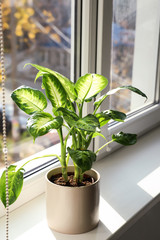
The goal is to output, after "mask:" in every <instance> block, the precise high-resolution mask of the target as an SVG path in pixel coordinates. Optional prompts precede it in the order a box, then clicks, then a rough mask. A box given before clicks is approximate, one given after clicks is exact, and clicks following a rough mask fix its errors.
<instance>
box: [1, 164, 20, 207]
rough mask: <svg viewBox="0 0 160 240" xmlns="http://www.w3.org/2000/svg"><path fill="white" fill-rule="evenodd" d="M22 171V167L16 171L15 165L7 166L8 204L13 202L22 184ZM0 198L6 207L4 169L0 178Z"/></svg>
mask: <svg viewBox="0 0 160 240" xmlns="http://www.w3.org/2000/svg"><path fill="white" fill-rule="evenodd" d="M23 172H24V169H23V168H20V169H18V170H17V171H16V166H15V165H11V166H10V167H9V168H8V193H9V205H11V204H12V203H14V202H15V201H16V200H17V198H18V196H19V194H20V193H21V190H22V186H23ZM0 198H1V201H2V203H3V205H4V206H5V207H6V170H5V171H4V172H3V173H2V176H1V178H0Z"/></svg>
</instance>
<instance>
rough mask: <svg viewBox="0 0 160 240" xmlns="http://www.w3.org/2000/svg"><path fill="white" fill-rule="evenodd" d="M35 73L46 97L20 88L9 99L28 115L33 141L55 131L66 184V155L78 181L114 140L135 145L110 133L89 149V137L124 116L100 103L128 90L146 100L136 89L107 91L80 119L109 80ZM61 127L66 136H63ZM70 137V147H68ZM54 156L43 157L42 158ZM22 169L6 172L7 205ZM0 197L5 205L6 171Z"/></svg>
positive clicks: (41, 69)
mask: <svg viewBox="0 0 160 240" xmlns="http://www.w3.org/2000/svg"><path fill="white" fill-rule="evenodd" d="M30 65H32V66H33V67H35V68H36V69H37V70H38V73H37V75H36V78H35V82H36V80H37V79H38V78H39V77H41V78H42V89H44V90H45V94H46V96H45V95H44V93H43V92H42V91H39V90H37V89H34V88H31V87H28V86H21V87H19V88H17V89H16V90H14V91H13V92H12V94H11V98H12V99H13V101H14V102H15V103H16V104H17V106H18V107H19V108H20V109H21V110H23V111H24V112H25V113H27V114H28V115H29V118H28V121H27V129H28V131H29V133H30V134H31V135H32V136H33V139H34V140H35V139H36V138H37V137H39V136H42V135H45V134H46V133H48V132H49V131H51V130H52V129H56V130H57V132H58V135H59V139H60V143H61V156H57V155H56V156H57V158H58V159H59V161H60V163H61V166H62V176H63V178H64V180H65V181H68V176H67V165H68V160H69V156H70V157H71V159H72V160H73V164H74V166H75V173H74V177H75V180H76V181H81V180H82V178H83V174H84V172H85V171H86V170H89V169H91V167H92V163H93V162H94V161H95V160H96V155H97V153H98V152H99V151H100V150H101V149H102V148H103V147H105V146H106V145H107V144H109V143H111V142H113V141H115V142H118V143H120V144H122V145H132V144H135V143H136V140H137V138H136V134H130V133H123V132H120V133H118V134H113V135H112V139H111V140H110V141H109V142H106V144H104V145H103V146H101V147H100V148H99V149H98V150H97V151H96V152H92V151H90V150H88V148H89V145H90V143H91V140H92V138H94V137H97V136H102V137H103V138H105V137H104V136H103V135H102V134H101V133H100V129H101V127H102V126H104V125H106V124H107V123H108V122H109V121H110V120H114V121H118V122H123V121H124V120H125V118H126V114H125V113H123V112H119V111H115V110H105V111H103V112H99V111H98V110H99V109H100V106H101V104H102V102H103V101H104V100H105V99H106V98H107V97H108V96H110V95H112V94H114V93H116V92H117V91H120V90H123V89H128V90H130V91H132V92H134V93H137V94H139V95H141V96H142V97H145V98H147V96H146V95H145V94H144V93H143V92H141V91H140V90H139V89H137V88H135V87H133V86H122V87H119V88H116V89H113V90H110V91H109V92H107V93H106V94H104V95H102V96H101V97H100V98H99V99H97V100H96V101H95V102H94V103H93V104H94V111H93V112H92V113H90V114H88V115H86V116H83V106H84V103H85V102H86V103H87V102H90V101H91V100H94V99H95V96H97V94H99V93H100V92H101V91H102V90H103V89H104V88H106V86H107V84H108V80H107V79H106V78H105V77H104V76H102V75H99V74H86V75H84V76H82V77H80V78H79V79H78V80H77V82H76V83H75V84H74V83H72V82H71V81H70V80H69V79H68V78H66V77H65V76H63V75H61V74H60V73H57V72H55V71H53V70H51V69H48V68H45V67H42V66H39V65H35V64H30ZM47 98H48V100H49V101H50V102H51V104H52V114H51V113H48V112H45V109H46V107H47ZM64 128H66V130H67V135H66V136H64ZM69 136H71V138H72V144H71V146H70V147H67V141H68V138H69ZM48 156H55V154H54V153H53V155H46V156H42V157H48ZM23 167H24V165H23V166H22V167H21V168H20V169H18V170H16V167H15V166H14V165H11V166H10V167H9V169H8V172H9V203H10V204H12V203H13V202H14V201H15V200H16V199H17V197H18V195H19V193H20V191H21V189H22V185H23V172H24V170H23ZM0 197H1V200H2V202H3V204H4V205H6V200H5V172H4V173H3V174H2V177H1V179H0Z"/></svg>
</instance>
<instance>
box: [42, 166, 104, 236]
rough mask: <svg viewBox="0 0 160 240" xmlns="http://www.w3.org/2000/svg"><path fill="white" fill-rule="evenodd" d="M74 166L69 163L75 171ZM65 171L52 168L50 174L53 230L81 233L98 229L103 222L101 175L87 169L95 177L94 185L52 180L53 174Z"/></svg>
mask: <svg viewBox="0 0 160 240" xmlns="http://www.w3.org/2000/svg"><path fill="white" fill-rule="evenodd" d="M73 171H74V166H68V172H73ZM58 173H61V167H58V168H55V169H53V170H50V171H49V172H48V173H47V175H46V212H47V221H48V225H49V227H50V228H51V229H53V230H55V231H57V232H61V233H66V234H80V233H84V232H88V231H90V230H92V229H93V228H95V227H96V226H97V224H98V222H99V180H100V175H99V173H98V172H96V171H95V170H93V169H91V170H89V171H87V172H86V174H88V175H89V176H91V177H93V178H94V179H95V182H94V183H93V184H92V185H90V186H81V187H67V186H59V185H56V184H54V183H52V182H51V181H50V180H49V179H50V178H51V176H53V175H55V174H58Z"/></svg>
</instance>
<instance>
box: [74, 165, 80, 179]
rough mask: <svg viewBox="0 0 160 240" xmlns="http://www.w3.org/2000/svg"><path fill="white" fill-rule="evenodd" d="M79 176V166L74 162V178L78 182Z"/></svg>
mask: <svg viewBox="0 0 160 240" xmlns="http://www.w3.org/2000/svg"><path fill="white" fill-rule="evenodd" d="M79 177H80V168H79V167H78V166H77V164H74V179H75V180H76V182H77V183H78V181H79Z"/></svg>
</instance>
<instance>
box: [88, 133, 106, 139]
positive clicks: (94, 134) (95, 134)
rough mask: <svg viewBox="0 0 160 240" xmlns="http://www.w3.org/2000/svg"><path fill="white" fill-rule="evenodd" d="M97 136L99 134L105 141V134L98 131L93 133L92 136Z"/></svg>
mask: <svg viewBox="0 0 160 240" xmlns="http://www.w3.org/2000/svg"><path fill="white" fill-rule="evenodd" d="M97 136H100V137H102V138H104V139H105V140H106V141H107V139H106V138H105V136H104V135H103V134H102V133H99V132H95V133H93V135H92V138H95V137H97Z"/></svg>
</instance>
